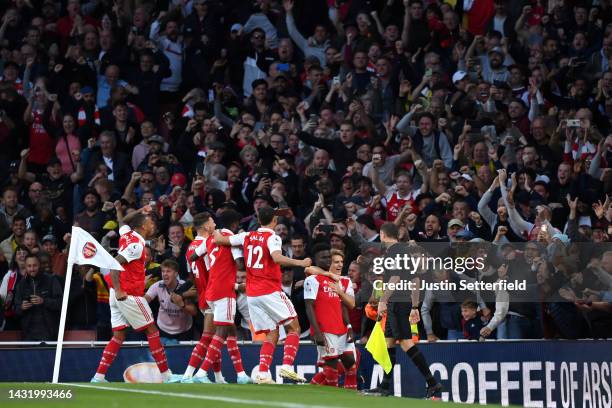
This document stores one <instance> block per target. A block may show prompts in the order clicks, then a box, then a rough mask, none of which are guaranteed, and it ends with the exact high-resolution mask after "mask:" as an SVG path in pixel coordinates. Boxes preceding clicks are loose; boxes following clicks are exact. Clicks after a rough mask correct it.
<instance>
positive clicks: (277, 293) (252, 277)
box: [229, 227, 300, 376]
mask: <svg viewBox="0 0 612 408" xmlns="http://www.w3.org/2000/svg"><path fill="white" fill-rule="evenodd" d="M229 240H230V243H231V245H232V246H239V245H242V246H243V249H244V259H245V262H244V264H245V267H246V272H247V278H246V295H247V302H248V305H249V315H250V316H251V323H252V324H253V328H254V329H255V332H256V333H266V332H269V331H272V330H276V329H277V328H278V326H280V325H282V324H286V323H288V322H290V321H291V320H293V319H295V318H296V317H297V313H296V312H295V308H294V307H293V304H292V303H291V301H290V300H289V298H288V297H287V295H285V292H283V290H282V286H281V268H280V265H279V264H277V263H276V262H274V259H273V258H272V255H271V254H272V253H273V252H275V251H282V250H281V247H282V241H281V239H280V237H279V236H278V235H276V234H275V233H274V231H273V230H271V229H270V228H265V227H261V228H259V229H257V231H250V232H243V233H240V234H237V235H232V236H231V237H229ZM299 344H300V337H299V334H298V333H296V332H289V333H287V338H286V339H285V347H284V353H283V366H285V367H288V366H292V365H293V362H294V361H295V356H296V354H297V351H298V348H299ZM275 347H276V344H273V343H272V342H270V341H268V340H266V341H264V342H263V344H262V345H261V350H260V352H259V372H260V374H261V375H263V376H269V370H270V364H271V363H272V359H273V357H274V348H275Z"/></svg>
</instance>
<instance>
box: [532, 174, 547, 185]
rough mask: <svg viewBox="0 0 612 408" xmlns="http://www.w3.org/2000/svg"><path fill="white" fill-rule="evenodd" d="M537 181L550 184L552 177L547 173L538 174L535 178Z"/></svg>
mask: <svg viewBox="0 0 612 408" xmlns="http://www.w3.org/2000/svg"><path fill="white" fill-rule="evenodd" d="M535 181H543V182H545V183H546V184H549V183H550V178H549V177H548V176H547V175H545V174H540V175H539V176H537V177H536V178H535Z"/></svg>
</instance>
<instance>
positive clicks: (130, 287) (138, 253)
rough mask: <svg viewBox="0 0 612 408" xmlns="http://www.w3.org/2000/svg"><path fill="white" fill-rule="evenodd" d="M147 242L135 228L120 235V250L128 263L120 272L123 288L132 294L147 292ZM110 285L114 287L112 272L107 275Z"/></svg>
mask: <svg viewBox="0 0 612 408" xmlns="http://www.w3.org/2000/svg"><path fill="white" fill-rule="evenodd" d="M145 246H146V242H145V240H144V238H143V237H142V236H141V235H140V234H139V233H137V232H136V231H134V230H128V231H127V232H126V233H125V234H123V235H121V236H120V237H119V251H118V254H119V255H121V256H122V257H123V258H124V259H125V260H126V261H127V263H125V264H123V265H122V266H123V271H122V272H121V273H120V274H119V284H120V285H121V289H122V290H123V291H124V292H125V293H127V294H128V295H131V296H139V297H143V296H144V293H145V269H146V252H145ZM104 278H105V280H106V283H108V287H109V288H112V287H113V282H112V280H111V277H110V274H108V275H106V276H105V277H104Z"/></svg>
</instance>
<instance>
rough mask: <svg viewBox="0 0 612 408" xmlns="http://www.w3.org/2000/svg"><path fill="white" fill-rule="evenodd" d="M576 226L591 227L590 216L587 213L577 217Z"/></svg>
mask: <svg viewBox="0 0 612 408" xmlns="http://www.w3.org/2000/svg"><path fill="white" fill-rule="evenodd" d="M578 226H580V227H589V228H590V227H592V226H593V224H592V223H591V217H589V216H588V215H583V216H581V217H580V218H579V219H578Z"/></svg>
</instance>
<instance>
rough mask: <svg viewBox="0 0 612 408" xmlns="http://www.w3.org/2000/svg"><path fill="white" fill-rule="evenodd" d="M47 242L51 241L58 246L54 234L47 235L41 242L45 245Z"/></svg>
mask: <svg viewBox="0 0 612 408" xmlns="http://www.w3.org/2000/svg"><path fill="white" fill-rule="evenodd" d="M47 241H51V242H53V243H54V244H56V243H57V239H56V238H55V236H54V235H53V234H47V235H45V236H44V237H43V239H42V241H41V242H42V243H43V244H44V243H45V242H47Z"/></svg>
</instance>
